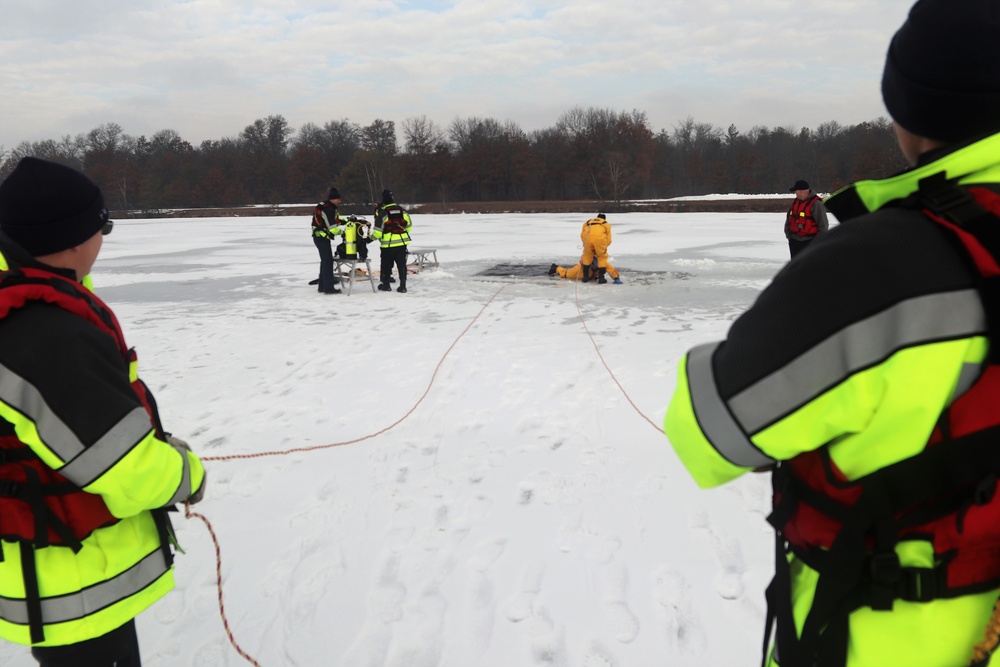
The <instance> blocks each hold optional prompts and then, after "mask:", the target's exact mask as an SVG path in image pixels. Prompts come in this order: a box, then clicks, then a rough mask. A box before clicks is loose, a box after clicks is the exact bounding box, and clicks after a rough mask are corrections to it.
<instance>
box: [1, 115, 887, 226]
mask: <svg viewBox="0 0 1000 667" xmlns="http://www.w3.org/2000/svg"><path fill="white" fill-rule="evenodd" d="M400 132H401V137H400V136H397V129H396V125H395V123H394V122H393V121H387V120H382V119H376V120H374V121H373V122H372V123H371V124H369V125H365V126H363V125H359V124H357V123H354V122H352V121H350V120H348V119H341V120H333V121H329V122H327V123H325V124H324V125H322V126H319V125H316V124H313V123H306V124H305V125H303V126H302V127H301V128H299V129H298V131H296V130H294V129H293V128H291V127H289V125H288V122H287V121H286V120H285V118H284V117H283V116H280V115H276V116H268V117H266V118H262V119H258V120H256V121H254V122H253V123H252V124H250V125H247V126H246V127H245V128H244V129H243V131H242V132H240V133H239V134H238V135H236V136H234V137H226V138H223V139H219V140H206V141H203V142H202V143H201V145H199V146H197V147H195V146H193V145H192V144H191V143H190V142H188V141H185V140H184V139H183V138H182V137H181V136H180V135H179V134H178V133H177V132H175V131H174V130H169V129H167V130H161V131H159V132H157V133H155V134H154V135H152V137H149V138H147V137H146V136H139V137H134V136H131V135H129V134H126V133H125V131H124V129H123V128H122V127H121V126H120V125H118V124H117V123H106V124H104V125H100V126H98V127H96V128H94V129H92V130H90V131H89V132H87V133H86V134H80V135H77V136H76V137H71V136H69V135H66V136H64V137H62V138H61V139H59V140H53V139H49V140H44V141H38V142H22V143H20V144H19V145H17V146H16V147H14V148H13V149H11V150H7V151H5V150H3V148H2V147H0V178H2V177H6V175H7V174H8V173H10V171H11V170H12V169H13V168H14V166H15V165H16V164H17V162H18V161H19V160H20V159H21V158H22V157H25V156H28V155H34V156H36V157H41V158H47V159H52V160H57V161H60V162H63V163H66V164H69V165H72V166H74V167H77V168H78V169H81V170H83V171H84V172H86V173H87V174H88V175H89V176H90V177H91V178H93V179H94V180H95V181H96V182H97V183H98V184H100V185H101V187H102V189H103V190H104V192H105V195H106V197H107V198H108V200H109V202H108V203H109V206H110V207H111V208H114V209H116V210H129V211H144V212H156V211H160V210H163V209H170V208H198V207H229V206H244V205H249V204H285V203H308V202H312V201H315V200H318V199H321V198H322V197H323V196H324V195H325V193H326V191H327V190H328V189H329V187H330V186H331V185H336V186H337V187H338V188H339V189H340V191H341V192H342V193H344V197H345V201H347V202H355V203H362V202H372V201H376V200H377V198H378V194H379V193H380V192H381V191H382V190H383V189H385V188H391V189H392V190H393V191H394V192H395V193H396V195H397V199H399V200H401V201H406V202H413V203H417V202H442V203H448V202H459V201H464V202H475V201H519V200H520V201H524V200H577V199H590V200H599V201H602V202H606V203H607V208H608V210H614V209H615V207H616V206H618V205H620V204H621V202H622V201H623V200H626V199H660V198H670V197H679V196H687V195H701V194H711V193H730V192H735V193H741V194H766V193H773V192H784V191H786V190H787V188H788V186H789V184H790V183H792V182H793V181H795V180H796V179H799V178H804V179H806V180H808V181H810V183H813V184H814V187H815V188H816V189H819V190H824V191H832V190H834V189H835V188H837V187H839V186H841V185H844V184H846V183H849V182H851V181H854V180H858V179H860V178H877V177H881V176H887V175H889V174H891V173H894V172H896V171H898V170H899V169H901V168H902V167H903V166H904V162H903V157H902V155H901V154H900V152H899V149H898V147H897V145H896V141H895V136H894V134H893V131H892V126H891V123H890V122H889V121H888V120H886V119H885V118H879V119H876V120H874V121H871V122H865V123H860V124H858V125H849V126H845V125H841V124H839V123H837V122H834V121H831V122H827V123H824V124H822V125H820V126H819V127H818V128H816V129H815V130H812V129H809V128H802V129H800V130H795V129H793V128H785V127H778V128H773V129H771V128H767V127H762V126H755V127H753V128H751V129H750V131H748V132H746V133H742V132H740V131H739V130H738V129H737V128H736V126H735V125H730V126H729V128H727V129H726V130H722V129H721V128H718V127H715V126H713V125H711V124H708V123H698V122H695V120H694V119H692V118H690V117H689V118H687V119H685V120H683V121H680V122H679V123H678V124H677V125H676V126H674V127H673V128H672V129H671V130H669V131H668V130H665V129H664V130H660V131H659V132H658V133H654V132H653V130H652V129H651V128H650V126H649V122H648V120H647V118H646V114H645V112H642V111H637V110H633V111H630V112H618V111H613V110H610V109H601V108H594V107H591V108H586V109H584V108H580V107H577V108H573V109H571V110H570V111H568V112H566V113H564V114H563V115H562V116H561V117H560V118H559V119H558V121H557V122H556V124H555V125H554V126H553V127H550V128H546V129H542V130H536V131H532V132H525V131H523V130H522V129H521V128H520V127H519V126H518V125H517V124H516V123H514V122H512V121H499V120H497V119H494V118H479V117H470V118H456V119H455V120H454V121H452V123H451V124H450V125H449V126H448V127H447V128H443V127H441V126H440V125H438V124H437V123H435V122H434V121H432V120H429V119H428V118H427V117H426V116H419V117H413V118H407V119H406V120H404V121H403V122H402V123H401V124H400ZM400 139H401V140H402V147H400V146H399V141H400Z"/></svg>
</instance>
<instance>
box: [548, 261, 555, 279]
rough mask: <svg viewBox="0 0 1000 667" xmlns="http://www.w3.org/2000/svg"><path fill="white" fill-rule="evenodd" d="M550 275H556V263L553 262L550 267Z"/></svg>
mask: <svg viewBox="0 0 1000 667" xmlns="http://www.w3.org/2000/svg"><path fill="white" fill-rule="evenodd" d="M549 275H550V276H554V275H556V265H555V264H553V265H552V266H550V267H549Z"/></svg>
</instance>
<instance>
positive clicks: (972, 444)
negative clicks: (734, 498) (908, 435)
mask: <svg viewBox="0 0 1000 667" xmlns="http://www.w3.org/2000/svg"><path fill="white" fill-rule="evenodd" d="M934 180H935V179H931V180H929V181H928V183H926V184H924V183H922V184H921V192H920V193H918V194H917V195H916V196H915V198H914V199H913V200H912V202H911V203H910V204H909V205H910V206H912V207H917V208H921V209H922V210H923V213H924V214H925V215H927V216H928V217H929V218H931V219H932V220H934V221H935V222H937V223H938V224H940V225H942V226H943V227H945V228H946V229H948V230H950V231H951V232H952V233H953V234H954V238H955V239H957V241H958V243H959V244H960V246H961V247H962V248H963V249H964V250H965V251H966V252H967V254H968V255H969V256H970V258H971V259H972V261H973V262H974V264H975V267H976V269H977V271H978V273H979V275H980V287H979V293H980V298H981V300H982V302H983V306H984V309H985V311H986V315H987V321H988V323H989V337H990V347H989V357H988V358H987V360H986V362H985V364H984V367H983V370H982V372H981V374H980V376H979V378H978V379H977V380H976V382H975V383H974V384H973V385H972V387H971V388H969V389H968V390H967V391H966V392H965V393H963V394H962V395H961V396H959V397H958V398H957V399H956V400H955V401H954V402H953V403H952V404H951V405H950V406H949V407H948V408H947V409H946V410H945V411H944V413H943V414H942V415H941V418H940V419H939V421H938V427H937V428H936V429H935V431H934V433H933V434H932V436H931V438H930V440H929V442H928V443H927V445H926V447H925V449H924V450H923V451H922V452H921V453H920V454H918V455H916V456H913V457H911V458H909V459H906V460H904V461H900V462H898V463H896V464H894V465H891V466H888V467H886V468H883V469H881V470H878V471H875V472H874V473H871V474H870V475H867V476H865V477H862V478H860V479H857V480H854V481H850V480H848V479H847V478H846V476H845V475H844V474H843V473H842V472H841V471H840V470H839V469H838V468H837V466H836V464H835V463H834V462H833V461H832V460H831V458H830V456H829V452H828V451H827V450H826V448H823V449H820V450H817V451H812V452H808V453H805V454H800V455H798V456H796V457H795V458H793V459H791V460H790V461H786V462H783V463H782V464H780V465H779V467H778V469H777V470H775V472H774V475H773V483H774V511H773V513H772V514H771V516H770V517H768V521H769V522H770V523H771V524H772V525H773V526H774V527H775V529H776V535H777V543H776V550H775V568H776V575H775V579H774V581H772V583H771V586H770V587H769V588H768V596H767V597H768V607H769V610H768V614H769V620H768V632H770V621H771V619H773V618H776V619H777V622H778V624H777V646H778V652H779V654H780V660H781V665H782V667H798V666H800V665H808V666H810V667H811V666H813V665H818V666H820V667H828V666H833V665H843V664H845V662H846V656H847V640H848V636H847V625H848V624H847V619H848V616H849V614H850V613H851V612H852V611H854V610H855V609H858V608H861V607H871V608H872V609H875V610H891V609H892V606H893V602H894V601H895V600H906V601H909V602H929V601H931V600H934V599H938V598H954V597H959V596H962V595H968V594H972V593H980V592H985V591H989V590H993V589H995V588H997V587H998V586H1000V493H997V482H998V477H1000V447H998V446H997V441H998V439H1000V409H998V406H1000V263H998V260H1000V196H998V195H996V194H995V193H993V192H991V191H990V190H987V189H985V188H970V189H969V191H968V192H966V191H964V190H961V189H959V188H958V187H957V186H953V185H950V184H947V183H944V182H943V176H942V178H941V179H936V180H937V182H936V183H935V182H933V181H934ZM935 188H938V189H935ZM904 205H907V204H905V203H904ZM906 539H919V540H924V541H930V543H931V545H932V547H933V550H934V555H935V559H934V560H935V563H936V564H937V565H936V566H935V567H932V568H913V567H903V566H902V565H901V564H900V561H899V558H898V556H897V554H896V552H895V547H896V544H897V543H899V542H900V541H903V540H906ZM788 550H790V551H792V552H794V554H795V555H796V557H798V558H799V559H800V560H801V561H802V562H804V563H805V564H807V565H809V566H810V567H811V568H812V569H814V570H816V571H817V572H819V575H820V576H819V581H818V583H817V587H816V593H815V597H814V601H813V605H812V607H811V609H810V612H809V615H808V616H807V618H806V621H805V624H804V626H803V628H802V631H801V633H800V634H798V635H797V634H796V630H795V623H794V620H793V618H792V612H791V603H790V600H791V585H790V572H789V567H788V561H787V559H786V557H785V554H786V552H787V551H788ZM766 651H767V641H765V653H766ZM766 659H767V656H766V655H765V661H766ZM988 659H989V658H987V661H988ZM981 664H985V663H981Z"/></svg>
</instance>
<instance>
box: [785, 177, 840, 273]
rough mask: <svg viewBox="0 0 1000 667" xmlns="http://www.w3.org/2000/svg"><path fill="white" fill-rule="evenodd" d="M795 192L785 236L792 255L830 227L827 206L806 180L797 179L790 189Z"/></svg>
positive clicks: (787, 218) (789, 210)
mask: <svg viewBox="0 0 1000 667" xmlns="http://www.w3.org/2000/svg"><path fill="white" fill-rule="evenodd" d="M788 191H789V192H794V193H795V199H794V200H792V205H791V206H790V207H789V209H788V213H787V215H786V216H785V238H787V239H788V252H789V254H790V255H791V256H792V257H795V256H796V255H797V254H799V253H800V252H802V251H803V250H805V248H806V246H808V245H809V242H810V241H812V240H813V239H815V238H816V237H817V236H819V235H820V234H825V233H826V232H827V231H828V230H829V229H830V222H829V220H828V219H827V215H826V208H825V207H824V206H823V200H822V199H820V198H819V195H817V194H815V193H813V191H812V188H810V187H809V183H807V182H806V181H802V180H799V181H795V184H794V185H792V187H791V188H789V189H788Z"/></svg>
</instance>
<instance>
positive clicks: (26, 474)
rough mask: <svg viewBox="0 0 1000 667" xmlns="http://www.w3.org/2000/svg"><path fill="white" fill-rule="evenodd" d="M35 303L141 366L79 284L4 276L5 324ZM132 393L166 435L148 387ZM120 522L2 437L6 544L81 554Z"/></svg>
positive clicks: (26, 271) (0, 509) (15, 273)
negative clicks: (72, 320) (80, 322)
mask: <svg viewBox="0 0 1000 667" xmlns="http://www.w3.org/2000/svg"><path fill="white" fill-rule="evenodd" d="M30 302H45V303H49V304H52V305H55V306H58V307H59V308H62V309H63V310H67V311H69V312H71V313H73V314H74V315H77V316H79V317H82V318H84V319H85V320H87V321H88V322H90V323H91V324H93V325H94V326H96V327H97V328H98V329H100V330H101V331H103V332H104V333H106V334H108V335H109V336H111V337H112V338H113V339H114V341H115V344H116V345H117V347H118V349H119V351H120V352H121V355H122V363H123V364H124V365H125V366H126V367H128V366H129V365H130V364H131V363H133V362H134V361H135V360H136V356H135V351H134V350H130V349H128V347H127V346H126V345H125V338H124V335H123V334H122V331H121V327H120V326H119V325H118V320H117V319H116V318H115V316H114V313H112V312H111V309H110V308H108V307H107V305H105V304H104V302H103V301H101V300H100V299H98V298H97V297H96V296H94V295H93V294H92V293H91V292H89V291H88V290H86V289H85V288H83V287H82V286H81V285H79V284H78V283H76V282H75V281H73V280H70V279H68V278H63V277H61V276H58V275H56V274H54V273H50V272H48V271H43V270H40V269H33V268H21V269H13V270H10V271H5V272H3V273H0V318H3V317H6V316H7V315H8V314H9V313H10V312H11V311H12V310H14V309H17V308H21V307H23V306H24V305H26V304H28V303H30ZM132 389H133V390H134V391H135V393H136V396H137V397H138V398H139V400H140V401H141V402H142V404H143V406H144V407H145V408H146V411H147V412H148V413H149V415H150V421H151V423H152V424H153V425H154V426H155V427H156V429H157V432H158V433H161V434H162V429H161V428H160V427H159V419H158V416H157V413H156V407H155V404H154V403H153V400H152V396H151V395H150V394H149V392H148V391H147V389H146V386H145V384H144V383H143V382H142V381H141V380H138V379H137V380H135V381H134V382H133V383H132ZM117 521H118V519H117V518H115V517H114V516H113V515H112V514H111V512H110V511H109V510H108V508H107V505H105V503H104V500H103V499H102V498H101V496H99V495H96V494H92V493H86V492H85V491H82V490H80V489H79V488H78V487H77V486H75V485H74V484H72V483H71V482H69V481H68V480H67V479H66V478H65V477H63V476H62V475H60V474H59V473H58V472H56V471H55V470H53V469H52V468H50V467H49V466H47V465H46V464H45V463H43V462H42V461H41V459H39V458H38V456H37V455H36V454H35V453H34V451H32V450H31V448H30V447H28V446H26V445H25V444H24V443H22V442H21V441H20V440H19V439H18V438H17V437H16V436H12V435H11V436H5V437H0V538H2V539H5V540H9V541H10V540H16V541H26V542H29V543H31V544H33V545H34V546H36V547H45V546H48V545H61V546H69V547H72V548H73V550H74V551H78V550H79V549H80V547H81V545H80V542H81V540H83V539H84V538H85V537H87V536H88V535H90V533H92V532H93V531H95V530H97V529H98V528H101V527H103V526H107V525H111V524H114V523H116V522H117Z"/></svg>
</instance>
